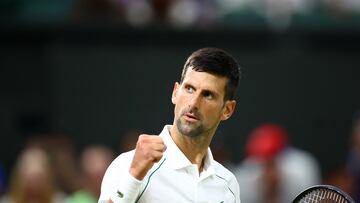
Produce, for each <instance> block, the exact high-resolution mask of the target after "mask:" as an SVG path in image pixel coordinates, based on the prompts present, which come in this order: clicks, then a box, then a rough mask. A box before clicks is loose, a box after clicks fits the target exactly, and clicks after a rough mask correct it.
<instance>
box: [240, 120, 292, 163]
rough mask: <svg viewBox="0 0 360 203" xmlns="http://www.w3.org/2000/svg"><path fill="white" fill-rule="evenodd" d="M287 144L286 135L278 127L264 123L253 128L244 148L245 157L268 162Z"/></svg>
mask: <svg viewBox="0 0 360 203" xmlns="http://www.w3.org/2000/svg"><path fill="white" fill-rule="evenodd" d="M287 144H288V135H287V132H286V130H285V128H283V127H282V126H280V125H277V124H272V123H265V124H262V125H260V126H259V127H257V128H255V129H254V130H253V131H252V132H251V133H250V137H249V139H248V142H247V144H246V146H245V148H246V149H245V150H246V154H247V156H250V157H253V158H256V159H260V160H270V159H272V158H274V157H275V156H276V155H277V154H278V153H280V152H281V151H282V150H283V149H284V148H285V147H286V146H287Z"/></svg>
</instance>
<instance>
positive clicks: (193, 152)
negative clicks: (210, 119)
mask: <svg viewBox="0 0 360 203" xmlns="http://www.w3.org/2000/svg"><path fill="white" fill-rule="evenodd" d="M170 135H171V137H172V139H173V140H174V142H175V144H176V145H177V146H178V147H179V149H180V150H181V151H182V152H183V153H184V155H185V156H186V157H187V158H188V159H189V161H190V162H191V163H192V164H196V165H197V166H198V169H199V172H201V171H202V170H203V167H204V160H205V157H206V154H207V150H208V147H209V145H210V142H211V139H212V134H211V135H210V134H209V135H200V136H197V137H189V136H186V135H182V134H181V133H180V132H179V131H178V130H177V127H176V126H175V125H173V126H172V127H171V129H170Z"/></svg>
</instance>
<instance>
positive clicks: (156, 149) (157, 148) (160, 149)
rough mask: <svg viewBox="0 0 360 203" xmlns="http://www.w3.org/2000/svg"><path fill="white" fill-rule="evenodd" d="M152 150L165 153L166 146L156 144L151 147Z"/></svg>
mask: <svg viewBox="0 0 360 203" xmlns="http://www.w3.org/2000/svg"><path fill="white" fill-rule="evenodd" d="M151 149H152V150H155V151H159V152H164V151H165V150H166V145H165V144H158V143H155V144H152V145H151Z"/></svg>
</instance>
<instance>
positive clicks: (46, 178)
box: [0, 147, 64, 203]
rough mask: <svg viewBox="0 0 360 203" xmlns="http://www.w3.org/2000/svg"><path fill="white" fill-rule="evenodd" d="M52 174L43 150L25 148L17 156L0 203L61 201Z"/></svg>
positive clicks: (57, 202) (62, 196)
mask: <svg viewBox="0 0 360 203" xmlns="http://www.w3.org/2000/svg"><path fill="white" fill-rule="evenodd" d="M63 200H64V195H63V194H62V193H60V192H58V191H57V189H56V186H55V182H54V174H53V172H52V167H51V164H50V161H49V159H48V156H47V154H46V152H45V151H44V150H42V149H41V148H36V147H29V148H26V149H25V150H24V151H23V152H22V153H21V154H20V157H19V158H18V160H17V162H16V165H15V169H14V170H13V173H12V176H11V180H10V190H9V191H8V194H6V195H5V196H4V197H3V198H2V199H1V200H0V202H1V203H62V202H63Z"/></svg>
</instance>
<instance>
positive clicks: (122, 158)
mask: <svg viewBox="0 0 360 203" xmlns="http://www.w3.org/2000/svg"><path fill="white" fill-rule="evenodd" d="M134 153H135V150H131V151H128V152H124V153H122V154H120V155H119V156H117V157H116V158H115V159H114V160H113V161H112V162H111V164H110V165H109V167H108V168H107V170H106V173H105V176H104V178H108V177H111V178H113V176H115V177H116V176H118V174H119V172H126V171H127V170H128V169H129V167H130V164H131V160H132V158H133V156H134Z"/></svg>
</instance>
